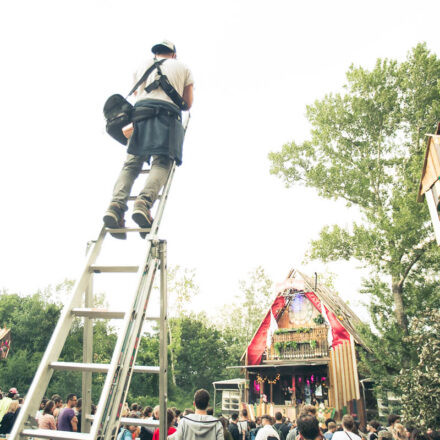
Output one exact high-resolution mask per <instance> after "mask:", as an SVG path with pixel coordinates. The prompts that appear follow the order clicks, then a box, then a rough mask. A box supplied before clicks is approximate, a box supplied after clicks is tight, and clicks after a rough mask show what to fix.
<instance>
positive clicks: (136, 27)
mask: <svg viewBox="0 0 440 440" xmlns="http://www.w3.org/2000/svg"><path fill="white" fill-rule="evenodd" d="M439 12H440V3H439V2H438V1H427V0H420V1H418V2H414V1H393V0H391V1H383V0H382V1H376V0H371V1H368V2H366V1H353V0H350V1H345V0H341V1H332V2H329V1H321V0H319V1H318V0H316V1H307V2H306V1H293V0H290V1H278V0H274V1H271V2H267V1H265V2H263V1H258V0H253V1H247V0H243V1H240V0H235V1H230V0H224V1H221V2H216V1H208V0H205V1H195V0H187V1H174V0H169V1H167V2H160V3H158V2H152V1H139V0H125V1H115V0H106V1H97V0H87V1H83V0H76V1H74V2H73V1H49V0H46V1H45V0H42V1H38V2H35V1H31V0H24V1H18V0H17V1H14V2H3V4H2V13H1V15H0V41H1V42H2V43H1V46H0V50H1V58H2V68H1V69H0V79H1V81H0V93H1V97H2V100H1V101H2V106H1V108H0V121H1V125H2V137H1V153H0V158H1V159H0V188H1V196H2V209H1V215H0V230H1V231H2V238H1V241H0V289H2V288H3V289H6V290H7V291H9V292H20V293H23V294H30V293H33V292H35V291H36V290H38V289H43V288H45V287H46V286H47V285H49V284H52V285H55V284H57V283H60V282H61V281H63V280H64V279H66V278H68V279H75V278H76V277H77V276H78V275H79V274H80V272H81V269H82V267H83V265H84V263H85V261H84V255H85V248H86V243H87V241H89V240H93V239H96V238H97V236H98V233H99V230H100V229H101V227H102V216H103V214H104V211H105V209H106V207H107V205H108V203H109V201H110V197H111V192H112V188H113V185H114V182H115V180H116V178H117V175H118V173H119V170H120V168H121V167H122V163H123V161H124V158H125V150H124V147H122V146H121V145H120V144H118V143H117V142H116V141H114V140H113V139H112V138H110V137H109V136H108V135H107V134H106V133H105V128H104V125H105V124H104V118H103V114H102V107H103V104H104V102H105V100H106V99H107V97H108V96H110V95H111V94H114V93H121V94H127V93H128V91H129V90H130V88H131V85H132V84H131V78H132V73H133V72H134V71H135V70H136V69H137V68H138V65H139V63H140V62H141V61H142V60H143V59H144V58H145V56H146V55H148V54H149V53H150V48H151V46H153V44H155V43H157V42H159V41H161V40H163V39H168V40H171V41H173V42H174V43H175V44H176V47H177V53H178V58H179V59H180V60H181V61H183V62H184V63H186V64H187V65H188V66H189V67H190V68H191V70H192V71H193V75H194V78H195V89H194V105H193V108H192V109H191V121H190V124H189V127H188V131H187V135H186V139H185V144H184V157H183V165H182V166H181V167H180V168H179V169H178V170H177V173H176V176H175V180H174V183H173V187H172V188H171V193H170V199H169V201H168V204H167V206H166V211H165V215H164V219H163V222H162V226H161V230H160V237H161V238H163V239H166V240H167V242H168V263H169V264H170V265H177V264H178V265H181V266H184V267H188V268H194V269H195V270H196V273H197V282H198V284H199V285H200V292H201V293H200V295H199V296H198V299H197V301H196V303H195V304H194V308H195V309H196V310H205V311H207V312H208V313H210V314H212V315H215V314H216V312H217V311H218V310H219V309H220V308H221V307H222V306H223V305H225V304H226V305H227V304H230V306H231V307H234V305H235V300H234V296H235V295H236V294H237V293H238V281H239V280H240V279H246V278H247V277H248V273H249V272H250V271H252V270H254V269H255V268H256V267H257V266H263V267H264V268H265V270H266V272H267V274H268V275H269V277H270V278H271V279H272V280H273V281H274V282H279V281H282V280H283V279H284V278H285V277H286V275H287V274H288V272H289V270H290V269H291V268H298V269H300V270H302V271H304V272H306V273H308V274H309V275H311V276H312V275H313V272H318V273H321V274H322V273H326V272H331V273H334V274H335V277H336V278H335V288H336V290H337V291H338V292H339V294H340V295H341V296H342V297H343V298H344V299H345V300H347V301H349V303H350V305H352V306H353V307H354V308H355V310H356V311H358V313H360V314H362V313H363V309H362V307H361V305H360V302H362V301H364V300H365V298H364V297H362V296H361V295H360V294H359V293H358V290H359V287H360V284H361V279H362V277H363V276H367V272H366V271H363V270H361V268H359V263H357V262H356V261H350V262H344V263H332V264H323V263H321V262H312V263H308V264H304V263H303V260H304V255H305V253H306V252H307V249H308V248H309V246H310V241H311V240H312V239H315V238H317V236H318V234H319V231H320V230H321V228H322V227H323V226H325V225H328V224H339V225H341V226H349V225H350V224H351V223H352V221H353V220H355V219H357V218H359V215H358V212H357V210H356V208H347V207H345V205H344V203H343V202H341V201H334V200H323V199H320V198H319V197H318V196H317V195H316V192H315V191H314V190H312V189H306V188H304V187H301V186H298V185H295V186H294V187H292V188H285V186H284V184H283V182H282V181H281V180H280V179H279V178H277V177H276V176H273V175H270V173H269V168H270V163H269V160H268V157H267V155H268V153H269V152H271V151H278V150H280V148H281V147H282V145H283V144H285V143H287V142H290V141H293V140H295V141H299V142H300V141H303V140H305V139H307V138H308V136H309V132H310V125H309V123H308V121H307V119H306V117H305V110H306V106H307V105H310V104H313V102H314V101H315V100H318V99H321V98H323V97H324V95H325V94H327V93H331V92H339V91H341V88H342V85H343V84H344V81H345V72H346V71H347V70H348V68H349V66H350V65H351V64H354V65H357V66H359V65H361V66H363V67H365V68H371V67H373V66H374V63H375V61H376V59H377V58H379V57H382V58H384V57H386V58H393V59H398V60H400V61H402V60H404V59H405V57H406V54H407V53H408V51H409V50H410V49H411V48H412V47H414V46H415V45H416V44H417V43H419V42H426V43H427V45H428V48H429V49H430V50H431V51H432V52H434V53H436V54H440V39H439V37H438V30H437V26H436V21H435V17H438V15H439ZM431 17H432V18H431ZM140 179H142V176H141V177H140ZM141 183H142V182H137V186H135V188H138V189H139V185H140V184H141ZM127 218H128V219H130V216H129V215H128V216H127ZM144 247H145V243H144V242H143V241H142V240H141V239H140V238H139V237H138V236H137V235H136V236H134V235H133V236H130V237H129V239H128V240H127V241H126V242H121V241H118V240H113V239H111V238H109V239H108V241H107V242H106V245H105V247H104V249H103V253H102V254H101V255H102V260H101V261H100V262H102V263H103V264H104V263H108V264H115V265H116V264H138V263H139V262H140V258H141V256H142V251H143V249H144ZM102 277H110V278H109V279H106V280H104V279H97V280H96V282H95V290H96V291H100V292H106V293H107V294H108V302H109V304H110V305H113V304H114V305H117V306H121V307H123V306H124V304H126V298H127V295H130V294H131V292H132V285H131V283H132V281H131V280H128V279H126V278H117V277H126V276H125V275H124V276H122V275H102ZM133 278H135V277H134V276H133V275H132V278H131V279H133ZM363 316H364V315H363Z"/></svg>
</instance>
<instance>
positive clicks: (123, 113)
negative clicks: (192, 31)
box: [103, 59, 165, 145]
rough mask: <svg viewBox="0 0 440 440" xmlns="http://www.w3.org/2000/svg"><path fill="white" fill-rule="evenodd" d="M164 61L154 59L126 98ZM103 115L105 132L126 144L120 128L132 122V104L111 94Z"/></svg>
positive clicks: (119, 96)
mask: <svg viewBox="0 0 440 440" xmlns="http://www.w3.org/2000/svg"><path fill="white" fill-rule="evenodd" d="M164 61H165V59H162V60H160V61H156V62H155V63H154V64H153V65H152V66H150V67H149V68H148V69H147V70H146V71H145V73H144V74H143V75H142V77H141V79H140V80H139V81H138V82H137V83H136V84H135V85H134V87H133V88H132V89H131V90H130V93H129V94H128V95H127V98H128V97H129V96H130V95H132V94H133V93H134V91H135V90H136V89H137V88H138V87H139V86H140V85H141V84H142V83H143V82H144V81H145V80H146V79H147V78H148V76H149V75H150V73H151V72H152V71H153V70H154V69H157V68H159V66H160V65H161V64H162V63H163V62H164ZM103 110H104V117H105V119H106V121H107V122H106V126H105V129H106V131H107V133H108V134H109V135H110V136H111V137H112V138H114V139H116V140H117V141H118V142H120V143H121V144H122V145H127V141H128V139H127V138H126V137H125V135H124V133H123V132H122V129H123V128H124V127H125V126H126V125H128V124H130V122H132V114H133V106H132V105H131V104H130V103H129V102H128V101H127V99H126V98H124V97H123V96H122V95H118V94H116V95H112V96H110V98H108V99H107V101H105V104H104V109H103Z"/></svg>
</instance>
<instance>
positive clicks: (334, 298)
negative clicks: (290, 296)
mask: <svg viewBox="0 0 440 440" xmlns="http://www.w3.org/2000/svg"><path fill="white" fill-rule="evenodd" d="M294 285H296V286H295V287H294ZM300 285H303V288H302V290H303V291H304V292H313V293H314V294H315V295H316V296H317V297H318V299H319V300H320V301H322V303H323V304H324V305H325V306H326V307H327V308H328V310H329V311H330V312H332V313H333V314H334V315H336V317H338V319H339V321H340V323H341V325H342V326H343V327H344V328H345V329H346V330H347V331H348V332H349V333H350V334H351V336H352V337H353V339H354V341H355V342H356V343H357V344H359V345H362V346H363V347H364V348H366V349H367V350H369V348H368V347H367V345H366V344H365V342H364V341H363V339H362V337H361V336H360V334H359V332H358V331H357V327H358V326H360V325H362V324H363V323H362V321H361V320H360V319H359V318H358V316H357V315H356V314H355V313H354V312H353V310H351V308H350V307H349V306H348V305H347V304H346V303H345V301H344V300H343V299H342V298H341V297H340V296H339V295H338V294H337V293H336V292H333V291H332V290H330V289H329V288H328V287H326V286H324V285H319V283H318V284H317V286H316V288H315V280H314V279H313V278H311V277H309V276H307V275H306V274H304V273H302V272H300V271H298V270H295V269H292V270H291V271H290V272H289V274H288V276H287V278H286V280H285V281H284V282H282V283H280V284H278V285H277V295H276V297H275V299H274V302H273V303H272V305H271V306H270V308H269V310H268V311H267V313H266V314H265V316H264V318H263V320H262V322H261V324H260V326H259V327H258V328H257V330H256V331H255V333H254V335H253V336H252V339H251V340H250V341H249V342H248V346H247V347H246V350H245V351H244V353H243V355H242V357H241V359H240V360H241V362H243V361H244V359H245V357H246V353H247V351H248V348H249V346H250V345H251V343H252V341H253V340H254V338H255V336H256V335H257V333H258V332H259V330H260V328H261V326H262V324H263V322H264V321H265V320H267V317H268V315H269V314H270V311H271V310H272V311H273V309H272V308H273V307H274V304H275V303H276V301H277V300H278V299H279V298H280V296H282V294H283V293H285V292H286V291H289V290H292V289H293V288H295V289H296V290H298V289H297V286H300ZM274 315H275V313H274ZM280 316H281V315H279V316H275V318H276V319H278V318H279V317H280ZM369 351H370V350H369Z"/></svg>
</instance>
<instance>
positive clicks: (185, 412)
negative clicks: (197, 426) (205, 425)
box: [183, 408, 194, 416]
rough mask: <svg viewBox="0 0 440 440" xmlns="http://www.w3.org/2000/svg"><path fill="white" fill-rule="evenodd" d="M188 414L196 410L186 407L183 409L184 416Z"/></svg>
mask: <svg viewBox="0 0 440 440" xmlns="http://www.w3.org/2000/svg"><path fill="white" fill-rule="evenodd" d="M188 414H194V410H192V409H191V408H185V409H184V410H183V416H187V415H188Z"/></svg>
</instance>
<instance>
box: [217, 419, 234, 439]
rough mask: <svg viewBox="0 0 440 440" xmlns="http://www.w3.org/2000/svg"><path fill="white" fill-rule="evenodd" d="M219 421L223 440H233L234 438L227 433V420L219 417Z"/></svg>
mask: <svg viewBox="0 0 440 440" xmlns="http://www.w3.org/2000/svg"><path fill="white" fill-rule="evenodd" d="M219 420H220V422H221V424H222V426H223V437H224V439H225V440H234V438H233V437H232V434H231V433H230V432H229V429H228V425H229V422H228V419H227V418H226V417H223V416H221V417H219Z"/></svg>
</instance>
